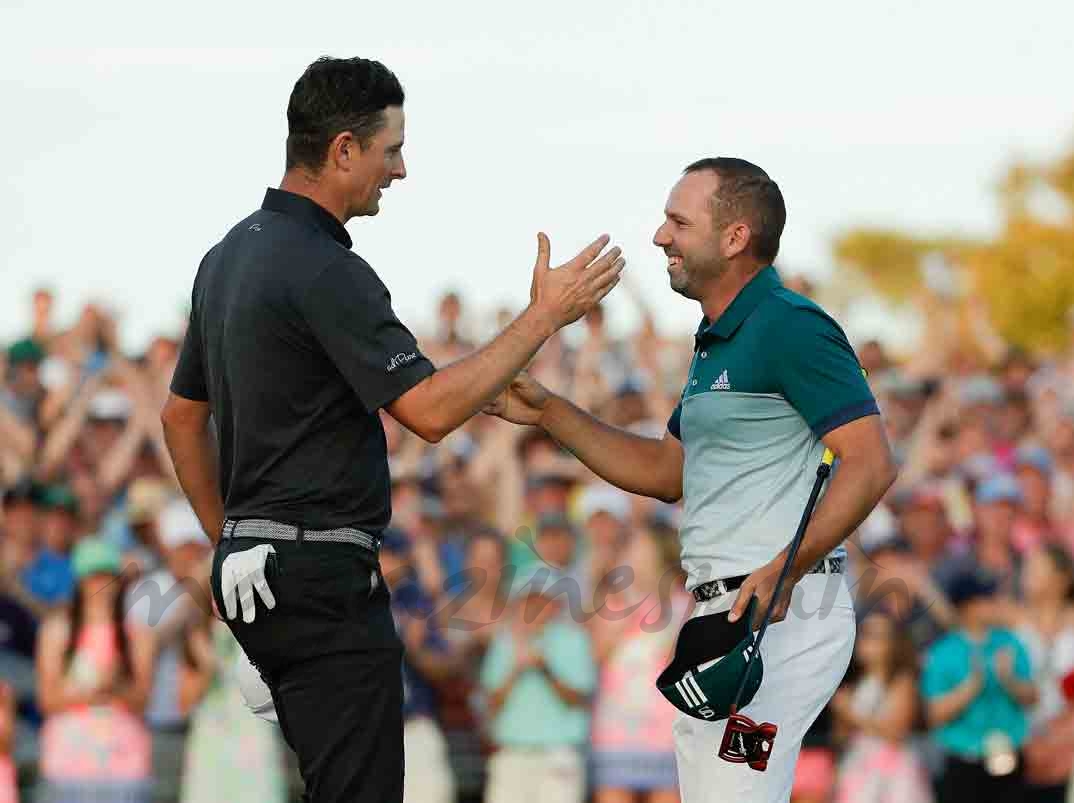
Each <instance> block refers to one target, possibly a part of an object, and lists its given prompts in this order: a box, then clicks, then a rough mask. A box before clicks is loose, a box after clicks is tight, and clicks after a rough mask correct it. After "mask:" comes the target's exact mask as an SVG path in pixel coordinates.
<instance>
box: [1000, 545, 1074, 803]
mask: <svg viewBox="0 0 1074 803" xmlns="http://www.w3.org/2000/svg"><path fill="white" fill-rule="evenodd" d="M1022 586H1023V593H1024V603H1023V604H1021V605H1012V606H1010V614H1011V615H1010V624H1011V626H1012V627H1013V628H1014V630H1015V632H1016V633H1017V635H1018V638H1020V639H1021V640H1022V642H1023V643H1024V644H1025V646H1026V649H1027V651H1028V653H1029V659H1030V663H1031V665H1032V666H1033V669H1034V674H1035V681H1036V684H1037V689H1038V692H1039V699H1038V701H1037V704H1036V705H1035V706H1033V708H1031V709H1030V711H1029V727H1030V737H1029V742H1028V744H1027V745H1026V750H1025V757H1026V779H1027V781H1028V782H1029V783H1030V785H1031V786H1030V789H1029V791H1028V793H1027V796H1026V800H1027V801H1031V803H1037V802H1038V801H1039V803H1050V802H1051V801H1058V803H1062V801H1063V800H1065V799H1066V786H1067V780H1068V779H1069V778H1070V775H1071V772H1072V771H1074V708H1071V706H1070V704H1069V703H1068V702H1067V700H1066V699H1065V698H1064V696H1063V685H1062V684H1063V679H1064V678H1065V677H1067V676H1068V675H1069V674H1070V673H1071V672H1072V671H1074V561H1072V560H1071V558H1070V555H1068V554H1067V553H1066V552H1065V551H1064V550H1063V549H1062V548H1061V547H1058V546H1056V545H1054V544H1047V545H1045V546H1042V547H1039V548H1037V549H1035V550H1034V551H1033V552H1032V553H1031V554H1030V555H1029V556H1028V558H1027V559H1026V562H1025V567H1024V572H1023V579H1022Z"/></svg>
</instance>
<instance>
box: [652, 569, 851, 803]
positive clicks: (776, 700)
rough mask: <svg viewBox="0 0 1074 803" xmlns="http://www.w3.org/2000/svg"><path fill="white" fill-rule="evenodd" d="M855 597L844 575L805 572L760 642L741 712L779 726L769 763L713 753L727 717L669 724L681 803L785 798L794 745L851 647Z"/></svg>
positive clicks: (711, 604) (758, 802)
mask: <svg viewBox="0 0 1074 803" xmlns="http://www.w3.org/2000/svg"><path fill="white" fill-rule="evenodd" d="M736 594H737V592H731V593H730V594H725V595H723V596H722V597H717V598H716V599H713V600H709V601H708V602H705V603H702V604H699V605H698V606H697V608H696V609H695V611H694V613H693V614H692V615H693V616H703V615H706V614H711V613H719V612H722V611H726V610H728V609H729V608H730V607H731V605H732V604H733V603H734V600H735V596H736ZM854 636H855V621H854V603H853V601H852V599H851V596H850V590H849V589H848V588H847V584H846V578H845V575H841V574H833V575H825V574H809V575H806V576H805V577H803V578H802V579H801V581H799V583H798V585H797V586H795V589H794V593H793V595H792V597H791V609H790V611H789V612H788V614H787V618H786V619H784V620H783V621H782V622H779V623H777V624H774V625H771V626H770V627H769V628H768V630H767V631H766V633H765V636H764V640H763V641H762V642H761V659H762V660H763V661H764V679H763V680H762V681H761V687H760V688H759V689H758V690H757V694H756V696H755V697H754V698H753V700H752V701H751V702H750V704H749V705H747V706H746V707H745V708H743V709H742V711H741V712H740V713H742V714H743V715H745V716H748V717H750V718H751V719H753V720H754V721H755V722H757V723H758V724H759V723H761V722H772V723H774V724H775V725H777V726H778V728H779V730H778V732H777V733H776V739H775V743H774V745H773V748H772V755H771V759H770V760H769V762H768V769H767V770H765V771H764V772H759V771H757V770H754V769H751V768H750V767H749V765H748V764H732V763H730V762H728V761H724V760H723V759H721V758H720V757H719V756H718V755H717V752H718V751H719V749H720V744H721V743H722V742H723V734H724V729H725V727H726V725H727V720H726V719H724V720H720V721H718V722H705V721H703V720H700V719H694V718H693V717H690V716H687V715H686V714H682V713H680V714H679V717H678V719H677V720H676V722H675V725H674V727H673V730H674V733H675V758H676V763H677V765H678V771H679V789H680V795H681V798H682V803H738V801H743V803H786V802H787V801H789V800H790V797H791V787H792V785H793V783H794V767H795V764H796V763H797V761H798V752H799V750H800V749H801V746H802V737H803V736H805V733H806V731H807V730H809V727H810V726H811V725H812V724H813V721H814V720H815V719H816V718H817V716H818V715H819V714H820V712H821V711H822V710H823V709H824V706H825V705H827V704H828V701H829V700H830V699H831V697H832V695H833V694H834V693H835V690H836V689H837V688H838V687H839V684H840V682H841V681H842V679H843V676H844V675H845V674H846V670H847V667H848V666H849V665H850V657H851V653H852V652H853V651H854Z"/></svg>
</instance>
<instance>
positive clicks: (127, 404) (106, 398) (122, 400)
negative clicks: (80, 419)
mask: <svg viewBox="0 0 1074 803" xmlns="http://www.w3.org/2000/svg"><path fill="white" fill-rule="evenodd" d="M130 414H131V400H130V399H128V398H127V394H125V393H124V392H123V391H121V390H116V389H115V388H105V389H104V390H99V391H97V392H96V393H95V394H93V398H92V399H90V403H89V417H90V418H92V419H95V420H97V421H125V420H126V419H127V418H128V417H129V416H130Z"/></svg>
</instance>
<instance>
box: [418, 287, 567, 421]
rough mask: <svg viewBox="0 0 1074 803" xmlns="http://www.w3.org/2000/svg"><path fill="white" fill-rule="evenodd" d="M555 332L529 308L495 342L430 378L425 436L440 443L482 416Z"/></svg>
mask: <svg viewBox="0 0 1074 803" xmlns="http://www.w3.org/2000/svg"><path fill="white" fill-rule="evenodd" d="M553 332H554V328H553V326H552V325H551V324H550V323H549V322H548V321H547V320H546V319H545V318H544V317H543V316H542V315H541V314H540V313H539V312H537V311H536V310H534V309H533V308H528V309H527V310H526V311H525V312H523V313H522V314H521V315H520V316H519V317H518V318H516V319H515V320H514V321H513V322H512V323H511V324H510V325H509V326H508V327H507V328H506V329H504V330H503V332H501V333H500V334H499V335H498V336H497V337H496V338H495V339H493V340H492V341H491V342H490V343H488V344H487V345H485V346H484V347H482V348H480V349H478V350H477V351H475V352H474V353H473V354H470V355H469V356H467V357H464V358H463V359H461V360H458V361H457V362H454V363H452V364H450V365H448V366H446V367H444V368H441V369H440V370H438V371H437V372H436V373H435V374H433V375H432V376H431V377H429V379H428V380H427V381H426V382H427V387H426V388H425V390H424V394H423V397H422V408H423V411H424V413H425V415H424V418H425V419H426V420H427V422H428V424H427V427H426V429H427V431H426V432H424V433H422V434H423V436H431V439H433V440H439V438H442V437H443V436H444V435H446V434H447V433H449V432H451V431H453V430H455V429H457V428H458V427H460V426H461V425H462V424H464V423H465V422H466V421H467V420H468V419H470V418H472V417H473V416H474V415H476V414H477V413H479V412H481V410H482V409H483V408H484V407H485V406H486V405H487V404H488V403H489V402H491V401H493V400H494V399H495V398H496V397H497V396H498V395H499V394H500V393H502V392H503V391H504V389H505V388H506V387H507V386H508V385H509V384H510V383H511V380H512V379H514V378H515V376H517V375H518V373H519V372H520V371H521V370H522V369H523V368H525V367H526V365H527V364H528V363H529V362H530V360H532V359H533V356H534V355H535V354H536V353H537V351H538V350H539V349H540V348H541V346H542V345H543V344H544V342H545V341H546V340H547V339H548V338H549V337H550V336H551V335H552V333H553Z"/></svg>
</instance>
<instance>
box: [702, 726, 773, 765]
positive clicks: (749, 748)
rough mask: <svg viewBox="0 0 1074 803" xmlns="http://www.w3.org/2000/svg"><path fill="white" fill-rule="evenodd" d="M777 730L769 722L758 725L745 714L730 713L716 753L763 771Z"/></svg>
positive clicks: (726, 758) (726, 759)
mask: <svg viewBox="0 0 1074 803" xmlns="http://www.w3.org/2000/svg"><path fill="white" fill-rule="evenodd" d="M777 730H779V728H778V727H777V726H776V725H773V724H772V723H771V722H762V723H761V724H759V725H758V724H757V723H756V722H754V721H753V720H752V719H750V718H749V717H747V716H743V715H742V714H731V716H729V717H728V718H727V729H726V730H725V731H724V734H723V743H722V744H721V745H720V749H719V751H718V752H717V753H716V755H718V756H719V757H720V758H722V759H723V760H724V761H729V762H731V763H732V764H749V766H750V769H754V770H757V771H758V772H764V771H765V770H766V769H768V759H769V757H770V756H771V755H772V746H773V744H774V743H775V740H776V731H777Z"/></svg>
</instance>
